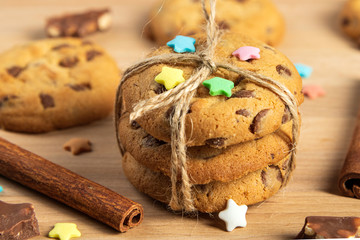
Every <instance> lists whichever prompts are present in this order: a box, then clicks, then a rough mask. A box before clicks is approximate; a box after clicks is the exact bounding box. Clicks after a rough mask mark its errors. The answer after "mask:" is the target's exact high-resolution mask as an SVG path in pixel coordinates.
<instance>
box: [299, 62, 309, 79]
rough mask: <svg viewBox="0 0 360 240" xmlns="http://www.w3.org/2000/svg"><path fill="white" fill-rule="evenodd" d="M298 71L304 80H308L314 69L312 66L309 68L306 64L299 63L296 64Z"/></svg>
mask: <svg viewBox="0 0 360 240" xmlns="http://www.w3.org/2000/svg"><path fill="white" fill-rule="evenodd" d="M295 67H296V70H297V71H298V72H299V74H300V77H302V78H308V77H310V75H311V73H312V71H313V69H312V67H310V66H307V65H305V64H301V63H297V64H295Z"/></svg>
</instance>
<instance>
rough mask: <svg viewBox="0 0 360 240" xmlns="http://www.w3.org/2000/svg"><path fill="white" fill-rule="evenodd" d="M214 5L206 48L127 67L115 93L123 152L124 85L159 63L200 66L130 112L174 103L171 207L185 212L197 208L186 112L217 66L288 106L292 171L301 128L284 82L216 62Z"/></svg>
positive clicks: (134, 116)
mask: <svg viewBox="0 0 360 240" xmlns="http://www.w3.org/2000/svg"><path fill="white" fill-rule="evenodd" d="M215 5H216V0H210V12H209V13H208V12H207V10H206V7H205V0H202V9H203V13H204V16H205V19H206V22H207V26H206V33H207V41H206V46H205V48H204V50H203V51H201V52H196V53H182V54H179V53H171V54H163V55H159V56H153V57H150V58H147V59H145V60H144V61H141V62H139V63H137V64H135V65H133V66H132V67H130V68H128V69H127V70H126V71H125V73H124V75H123V78H122V80H121V82H120V84H119V87H118V90H117V96H116V99H117V100H116V101H117V104H116V106H117V107H116V109H115V125H116V134H117V140H118V143H119V146H120V149H121V151H122V152H124V150H123V149H122V145H121V142H120V139H119V136H118V125H119V124H118V123H119V119H120V117H121V104H122V85H123V84H124V82H125V81H126V80H127V79H129V78H130V77H131V76H133V75H135V74H138V73H140V72H142V71H144V70H146V69H147V68H149V67H151V66H153V65H156V64H171V63H174V62H176V63H182V64H189V62H191V63H192V64H193V63H195V64H196V65H197V69H195V71H194V73H193V75H192V76H191V77H190V78H189V79H187V80H186V81H185V82H183V83H181V84H179V85H178V86H177V87H176V88H173V89H171V90H169V91H165V92H164V93H162V94H159V95H157V96H155V97H153V98H150V99H146V100H143V101H141V102H139V103H137V104H136V105H135V106H134V108H133V112H132V113H131V114H130V121H133V120H135V119H137V118H139V117H141V116H143V115H144V114H146V113H147V112H148V111H151V110H155V109H158V108H161V107H165V106H168V105H170V104H172V105H173V106H174V114H173V116H172V118H171V119H170V127H171V149H172V155H171V193H172V194H171V200H170V203H169V206H170V207H171V208H172V209H173V210H185V211H186V212H193V211H195V210H196V208H195V207H194V202H193V197H192V190H191V188H192V184H191V181H190V179H189V176H188V174H187V166H186V136H185V119H186V113H187V111H188V109H189V105H190V101H191V99H192V98H193V97H194V95H195V93H196V90H197V88H198V86H199V85H200V84H201V83H202V82H203V81H204V80H206V79H207V78H208V77H209V76H210V75H211V74H212V73H215V72H216V71H217V69H219V68H222V69H225V70H228V71H231V72H234V73H237V74H239V75H241V76H243V77H245V78H247V80H248V81H251V82H253V83H255V84H257V85H259V86H261V87H264V88H267V89H269V90H270V91H272V92H273V93H274V94H276V95H277V96H278V97H279V98H280V99H281V100H282V101H283V103H284V104H285V106H286V107H287V108H288V109H289V112H290V115H291V118H292V120H293V126H292V144H293V148H292V150H291V153H292V154H291V158H290V170H293V169H294V168H295V161H294V158H295V154H296V144H297V142H298V137H299V136H298V129H299V127H300V126H299V125H300V123H299V116H298V111H297V102H296V99H295V98H294V96H293V94H292V93H291V92H290V91H289V90H288V89H287V88H286V87H285V86H284V85H283V84H281V83H279V82H277V81H275V80H273V79H272V78H269V77H266V76H263V75H261V74H257V73H254V72H251V71H248V70H245V69H242V68H239V67H236V66H232V65H230V64H227V63H217V62H214V61H213V55H214V52H215V47H216V45H217V43H218V41H219V38H220V34H221V32H220V31H219V29H218V27H217V25H216V23H215ZM178 175H180V176H181V182H180V191H178V187H177V183H178V182H177V176H178Z"/></svg>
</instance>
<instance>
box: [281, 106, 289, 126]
mask: <svg viewBox="0 0 360 240" xmlns="http://www.w3.org/2000/svg"><path fill="white" fill-rule="evenodd" d="M289 120H290V111H289V108H288V107H285V109H284V115H283V116H282V119H281V124H284V123H287V122H288V121H289Z"/></svg>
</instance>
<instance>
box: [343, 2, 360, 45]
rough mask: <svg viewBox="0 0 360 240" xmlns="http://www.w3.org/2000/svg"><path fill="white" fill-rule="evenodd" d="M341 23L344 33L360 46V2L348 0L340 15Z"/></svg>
mask: <svg viewBox="0 0 360 240" xmlns="http://www.w3.org/2000/svg"><path fill="white" fill-rule="evenodd" d="M339 21H340V27H341V29H342V31H343V32H344V33H345V34H346V35H348V36H349V37H351V38H353V39H354V40H356V41H357V42H358V44H359V46H360V25H359V22H360V1H358V0H348V1H347V2H346V3H345V5H344V7H343V9H342V11H341V13H340V17H339Z"/></svg>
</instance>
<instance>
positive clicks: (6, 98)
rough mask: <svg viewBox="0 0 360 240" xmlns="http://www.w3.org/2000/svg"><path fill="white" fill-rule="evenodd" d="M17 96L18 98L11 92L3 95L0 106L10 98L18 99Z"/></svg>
mask: <svg viewBox="0 0 360 240" xmlns="http://www.w3.org/2000/svg"><path fill="white" fill-rule="evenodd" d="M16 98H18V97H17V96H15V95H12V94H10V95H5V96H3V97H0V107H2V106H3V104H4V103H5V102H7V101H9V100H10V99H16Z"/></svg>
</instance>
